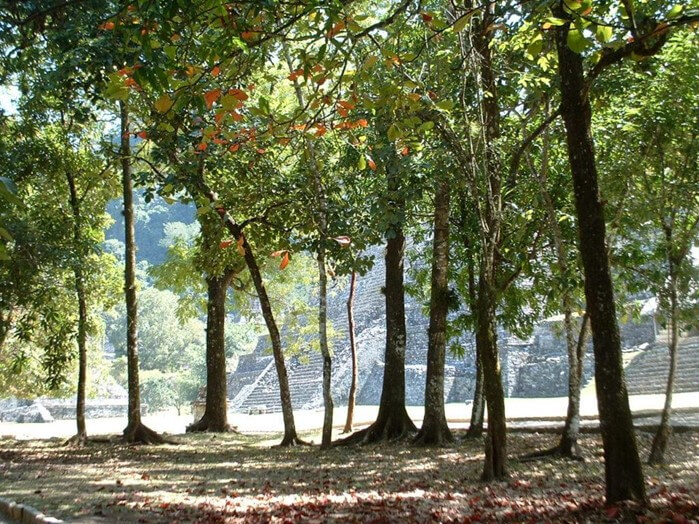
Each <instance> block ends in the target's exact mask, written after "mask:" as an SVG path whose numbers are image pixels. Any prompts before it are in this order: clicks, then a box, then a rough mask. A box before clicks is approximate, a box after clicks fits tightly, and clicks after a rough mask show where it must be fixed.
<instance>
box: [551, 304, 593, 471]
mask: <svg viewBox="0 0 699 524" xmlns="http://www.w3.org/2000/svg"><path fill="white" fill-rule="evenodd" d="M564 316H565V317H566V319H565V322H566V326H565V329H566V339H567V341H566V344H567V346H568V410H567V412H566V420H565V424H564V425H563V433H562V434H561V440H560V441H559V443H558V452H559V454H560V455H562V456H564V457H570V458H575V459H581V458H582V454H581V453H580V448H579V446H578V438H579V437H580V390H581V389H582V379H583V366H584V364H585V360H584V359H585V346H586V345H587V333H588V331H589V330H588V326H587V324H588V322H589V318H590V316H589V315H588V313H587V311H586V312H585V314H584V315H583V318H582V323H581V325H580V332H579V334H578V339H577V342H575V343H574V345H573V348H572V351H571V347H570V340H568V339H569V338H570V335H569V333H571V332H572V331H573V329H574V326H573V324H574V323H573V321H572V312H571V311H570V310H566V312H565V313H564Z"/></svg>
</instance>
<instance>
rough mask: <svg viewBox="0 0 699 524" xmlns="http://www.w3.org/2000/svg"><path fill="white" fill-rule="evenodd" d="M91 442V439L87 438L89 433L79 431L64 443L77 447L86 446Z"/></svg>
mask: <svg viewBox="0 0 699 524" xmlns="http://www.w3.org/2000/svg"><path fill="white" fill-rule="evenodd" d="M88 442H89V439H88V438H87V434H85V433H77V434H75V435H73V436H72V437H70V438H69V439H68V440H66V441H65V442H64V443H63V445H64V446H70V447H75V448H84V447H85V446H87V444H88Z"/></svg>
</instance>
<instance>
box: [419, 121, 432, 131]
mask: <svg viewBox="0 0 699 524" xmlns="http://www.w3.org/2000/svg"><path fill="white" fill-rule="evenodd" d="M433 127H434V122H432V120H428V121H427V122H423V123H422V124H420V127H418V128H417V130H418V132H419V133H425V132H427V131H429V130H430V129H432V128H433Z"/></svg>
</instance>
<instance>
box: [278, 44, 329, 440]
mask: <svg viewBox="0 0 699 524" xmlns="http://www.w3.org/2000/svg"><path fill="white" fill-rule="evenodd" d="M283 48H284V55H285V58H286V63H287V65H288V67H289V72H290V73H291V72H293V70H294V67H293V63H292V61H291V55H290V54H289V48H288V47H287V46H286V45H284V44H283ZM294 89H295V92H296V99H297V100H298V103H299V106H300V107H305V105H306V103H305V100H304V96H303V91H302V90H301V86H300V85H299V83H298V82H297V81H296V79H294ZM305 146H306V151H307V153H308V158H309V167H310V171H311V176H312V182H313V191H314V193H315V197H316V200H317V209H316V210H315V213H314V214H315V218H316V227H317V230H318V253H317V257H316V260H317V261H318V336H319V342H320V352H321V353H322V355H323V406H324V407H325V413H324V416H323V433H322V439H321V448H328V447H330V444H331V442H332V429H333V409H334V404H333V397H332V354H331V352H330V345H329V344H328V273H327V269H326V267H325V242H326V241H327V237H328V203H327V199H326V197H325V188H324V187H323V179H322V176H321V172H320V167H319V165H318V161H317V159H316V151H315V146H314V144H313V142H312V141H311V140H310V138H308V137H306V138H305Z"/></svg>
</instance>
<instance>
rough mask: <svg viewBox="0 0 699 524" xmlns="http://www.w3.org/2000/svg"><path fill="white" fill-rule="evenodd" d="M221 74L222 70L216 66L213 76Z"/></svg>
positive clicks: (212, 72) (212, 71)
mask: <svg viewBox="0 0 699 524" xmlns="http://www.w3.org/2000/svg"><path fill="white" fill-rule="evenodd" d="M220 74H221V68H220V67H219V66H214V68H213V69H212V70H211V76H218V75H220Z"/></svg>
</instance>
